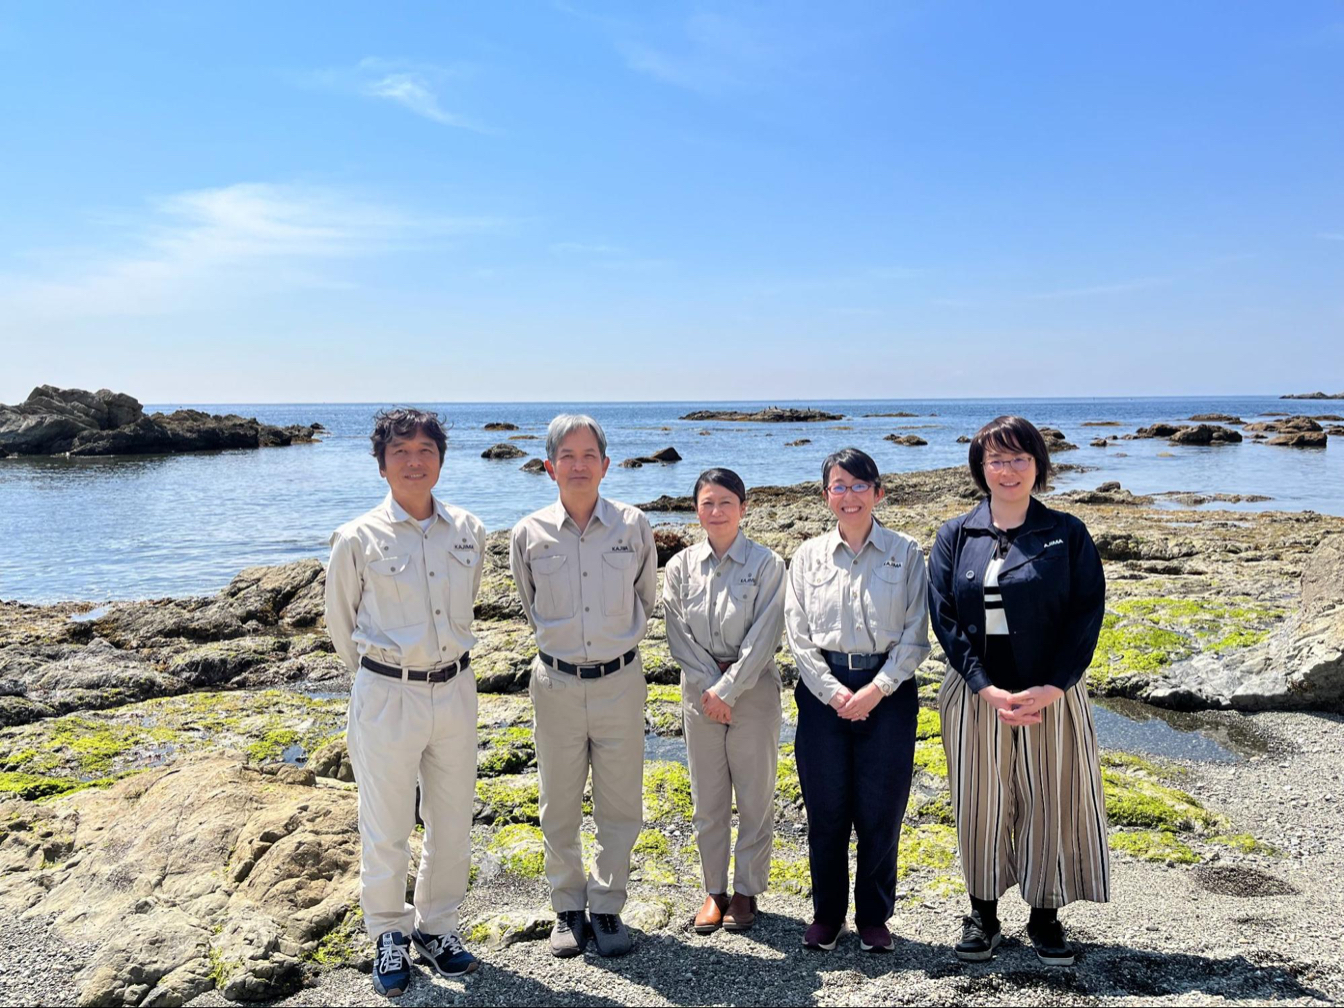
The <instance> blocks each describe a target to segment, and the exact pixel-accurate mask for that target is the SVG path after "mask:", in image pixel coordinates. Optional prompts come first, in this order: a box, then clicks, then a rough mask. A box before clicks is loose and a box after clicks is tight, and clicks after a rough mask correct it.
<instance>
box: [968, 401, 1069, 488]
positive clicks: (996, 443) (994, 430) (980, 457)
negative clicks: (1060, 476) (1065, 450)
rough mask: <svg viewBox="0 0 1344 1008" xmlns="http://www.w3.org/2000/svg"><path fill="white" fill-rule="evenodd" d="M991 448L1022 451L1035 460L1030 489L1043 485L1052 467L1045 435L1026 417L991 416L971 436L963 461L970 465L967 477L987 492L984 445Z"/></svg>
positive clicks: (1043, 486) (1004, 450)
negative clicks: (969, 447)
mask: <svg viewBox="0 0 1344 1008" xmlns="http://www.w3.org/2000/svg"><path fill="white" fill-rule="evenodd" d="M987 448H992V449H994V450H995V451H1002V452H1025V453H1026V454H1028V455H1030V456H1031V457H1032V458H1033V459H1035V460H1036V482H1035V483H1033V484H1032V487H1031V489H1032V490H1034V491H1040V490H1044V489H1045V485H1046V483H1047V482H1048V481H1049V479H1050V474H1051V472H1052V471H1053V470H1052V469H1051V466H1050V452H1049V450H1048V449H1047V448H1046V447H1045V438H1043V437H1041V432H1040V431H1038V430H1037V429H1036V425H1035V424H1033V423H1032V422H1031V421H1030V420H1024V419H1023V418H1022V417H1019V416H1001V417H995V418H994V419H993V420H991V421H990V422H989V423H987V424H985V425H984V426H983V427H981V428H980V429H979V430H978V431H976V432H975V437H973V438H971V449H970V451H969V452H968V453H967V464H968V465H969V466H970V468H971V479H973V480H975V485H976V486H978V487H979V488H980V492H981V493H983V494H984V495H985V496H986V497H988V496H989V484H988V483H987V482H985V449H987Z"/></svg>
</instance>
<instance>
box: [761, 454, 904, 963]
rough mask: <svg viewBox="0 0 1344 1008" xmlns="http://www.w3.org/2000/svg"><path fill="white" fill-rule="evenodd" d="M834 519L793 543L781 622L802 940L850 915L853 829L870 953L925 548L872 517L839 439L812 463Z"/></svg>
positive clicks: (886, 863)
mask: <svg viewBox="0 0 1344 1008" xmlns="http://www.w3.org/2000/svg"><path fill="white" fill-rule="evenodd" d="M821 482H822V490H821V492H822V496H823V498H824V499H825V501H826V504H827V506H828V507H829V508H830V509H831V512H832V513H833V514H834V515H835V516H836V519H837V523H836V527H835V528H834V529H833V530H832V531H830V532H828V533H826V534H825V535H821V536H817V537H816V538H814V539H809V540H808V541H807V542H805V543H803V544H802V545H801V546H800V547H798V552H796V553H795V554H794V555H793V561H792V563H791V564H790V565H789V577H788V593H787V596H786V600H785V606H784V612H785V627H786V630H787V632H788V638H789V647H790V648H791V649H792V651H793V655H794V659H795V661H796V662H797V664H798V672H799V677H800V678H799V682H798V687H797V689H796V690H795V691H794V694H795V696H796V697H797V700H798V736H797V740H796V742H795V746H794V751H795V753H796V755H797V759H798V780H799V782H800V783H801V785H802V790H803V804H804V806H805V807H806V809H807V842H808V859H809V862H810V865H811V870H812V908H813V921H812V925H811V926H810V927H809V928H808V929H807V933H806V934H805V935H804V937H803V944H804V945H805V946H807V947H808V948H811V949H819V950H823V951H830V950H831V949H833V948H835V945H836V942H837V941H838V940H839V938H840V935H841V933H842V932H843V931H844V928H845V918H846V916H847V915H848V913H849V838H850V834H851V832H853V833H856V834H857V835H858V841H859V843H858V866H857V869H858V870H857V873H856V875H855V878H854V923H855V926H856V927H857V929H858V932H859V944H860V946H861V947H862V948H863V949H864V950H865V951H869V952H889V951H891V932H890V931H888V930H887V921H888V920H890V919H891V913H892V910H893V907H894V905H895V893H896V850H897V841H898V839H899V837H900V830H901V820H902V819H903V818H904V816H905V806H906V801H907V800H908V798H909V796H910V777H911V774H912V772H913V768H914V754H915V719H916V715H917V714H918V709H919V700H918V697H917V696H916V693H915V681H914V675H915V669H916V667H917V666H918V665H919V663H920V662H921V661H923V660H924V658H925V657H926V656H927V655H928V653H929V634H928V611H927V609H926V604H927V603H926V600H925V572H924V556H923V554H922V553H921V552H920V549H919V545H918V544H917V543H916V542H915V540H913V539H911V538H910V537H909V536H907V535H902V534H901V533H900V532H895V531H893V530H891V529H888V528H887V527H886V526H884V525H883V524H882V523H881V522H879V521H877V519H875V518H874V517H873V507H874V506H875V505H876V504H877V503H878V501H880V500H881V499H882V496H883V491H882V478H881V476H880V475H879V474H878V471H877V464H876V463H875V462H874V461H873V460H872V458H871V457H869V456H868V455H867V454H866V453H864V452H862V451H859V450H858V449H857V448H845V449H843V450H841V451H838V452H836V453H835V454H834V455H831V456H830V457H828V458H827V459H826V461H825V462H824V463H823V464H822V468H821Z"/></svg>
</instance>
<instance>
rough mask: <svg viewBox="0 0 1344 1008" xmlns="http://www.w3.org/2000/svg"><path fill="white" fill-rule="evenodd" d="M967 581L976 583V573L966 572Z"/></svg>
mask: <svg viewBox="0 0 1344 1008" xmlns="http://www.w3.org/2000/svg"><path fill="white" fill-rule="evenodd" d="M966 580H967V581H974V580H975V571H967V572H966Z"/></svg>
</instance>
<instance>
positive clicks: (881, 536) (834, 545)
mask: <svg viewBox="0 0 1344 1008" xmlns="http://www.w3.org/2000/svg"><path fill="white" fill-rule="evenodd" d="M890 537H891V530H890V529H888V528H887V527H886V526H885V525H883V524H882V523H881V522H880V521H878V520H877V518H873V527H872V528H871V529H869V530H868V538H867V539H865V540H864V541H863V545H862V546H860V547H859V548H858V550H857V551H856V552H855V554H854V555H855V556H856V557H857V556H859V554H861V553H862V552H863V551H864V550H865V549H867V548H868V546H869V544H871V545H872V547H873V549H875V550H877V551H878V552H879V553H885V552H886V551H887V548H888V546H890V544H891V543H890ZM827 546H828V547H829V552H830V555H831V556H835V551H836V550H838V549H839V548H840V547H841V546H844V547H845V548H846V549H848V548H849V545H848V544H847V543H846V542H845V541H844V540H843V539H841V538H840V526H838V525H837V526H836V527H835V528H833V529H831V532H830V535H829V537H828V538H827Z"/></svg>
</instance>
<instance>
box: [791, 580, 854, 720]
mask: <svg viewBox="0 0 1344 1008" xmlns="http://www.w3.org/2000/svg"><path fill="white" fill-rule="evenodd" d="M802 566H803V565H802V564H801V563H800V562H799V558H798V556H797V555H796V554H795V555H794V558H793V563H792V564H790V565H789V574H788V577H787V578H785V582H784V583H785V594H784V629H785V632H786V634H787V636H788V640H789V650H790V651H792V652H793V660H794V662H795V664H797V666H798V675H799V676H800V677H801V678H802V680H803V684H804V685H805V686H806V687H807V688H808V690H809V691H810V692H811V693H812V695H813V696H815V697H816V698H817V699H818V700H820V701H821V702H822V703H824V704H829V703H830V702H831V700H832V699H834V697H835V695H836V694H837V693H839V692H840V689H841V687H840V680H839V679H837V678H836V677H835V676H833V675H832V674H831V668H830V666H829V665H827V664H826V658H825V656H823V655H822V653H821V648H819V647H817V645H816V644H814V643H812V625H811V622H810V621H809V620H808V618H807V610H806V609H805V608H804V607H803V601H802V599H803V589H802V581H803V571H802Z"/></svg>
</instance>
